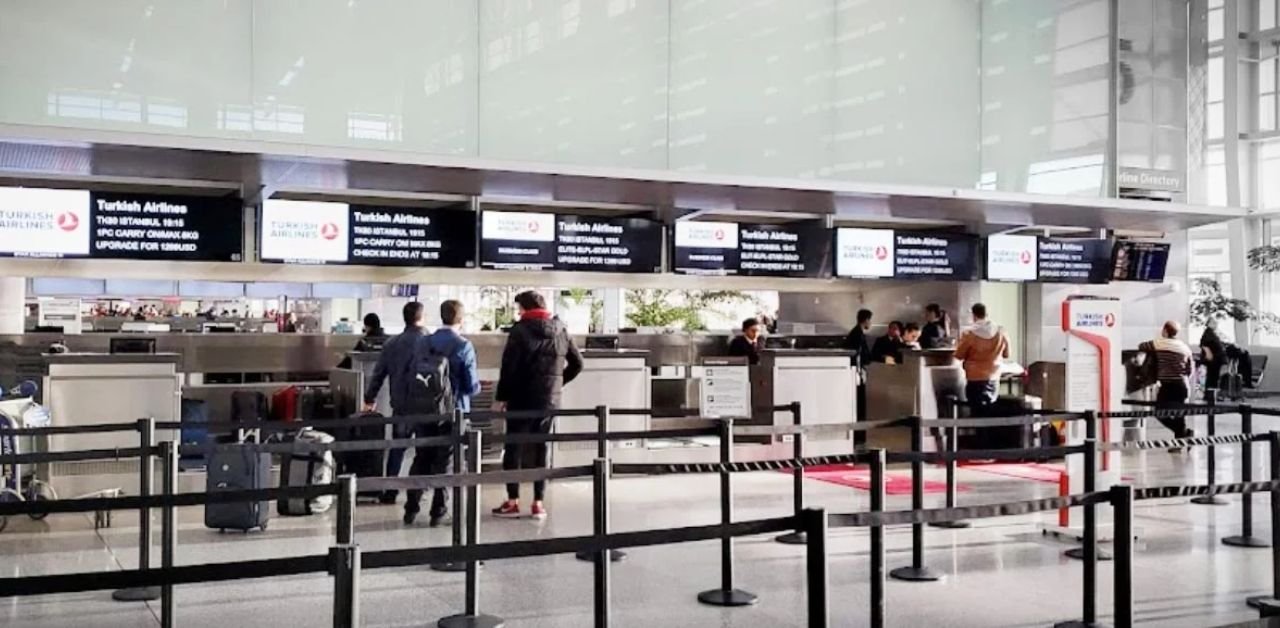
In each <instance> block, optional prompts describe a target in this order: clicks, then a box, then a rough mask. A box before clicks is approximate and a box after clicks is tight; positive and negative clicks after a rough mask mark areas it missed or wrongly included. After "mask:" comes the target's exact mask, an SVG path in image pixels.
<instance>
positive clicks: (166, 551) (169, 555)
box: [160, 441, 178, 628]
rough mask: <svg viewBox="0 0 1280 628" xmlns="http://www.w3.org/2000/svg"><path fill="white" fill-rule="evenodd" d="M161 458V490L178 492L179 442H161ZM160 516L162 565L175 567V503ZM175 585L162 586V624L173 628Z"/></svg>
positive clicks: (168, 494)
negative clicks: (162, 473) (162, 464)
mask: <svg viewBox="0 0 1280 628" xmlns="http://www.w3.org/2000/svg"><path fill="white" fill-rule="evenodd" d="M160 458H161V460H163V461H164V467H163V469H164V477H163V478H162V479H161V485H160V490H161V491H162V493H163V494H164V496H165V497H171V496H173V494H174V493H177V492H178V444H177V443H175V442H173V441H165V442H163V443H160ZM161 513H162V514H161V516H160V567H162V568H164V569H169V568H171V567H173V562H174V552H175V551H176V549H177V547H176V546H177V543H178V509H177V507H175V506H174V505H173V504H165V506H164V507H163V508H162V509H161ZM174 621H175V620H174V616H173V585H172V584H166V585H163V586H161V587H160V626H161V627H162V628H173V624H174Z"/></svg>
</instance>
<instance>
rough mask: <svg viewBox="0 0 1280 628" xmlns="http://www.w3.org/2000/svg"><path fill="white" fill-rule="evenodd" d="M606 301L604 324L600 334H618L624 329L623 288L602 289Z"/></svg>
mask: <svg viewBox="0 0 1280 628" xmlns="http://www.w3.org/2000/svg"><path fill="white" fill-rule="evenodd" d="M599 292H600V293H602V298H603V299H604V314H603V318H604V321H603V324H602V328H601V329H600V333H603V334H616V333H618V328H619V327H622V288H602V289H601V290H600V291H599Z"/></svg>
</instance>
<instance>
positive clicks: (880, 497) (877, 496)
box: [868, 449, 884, 628]
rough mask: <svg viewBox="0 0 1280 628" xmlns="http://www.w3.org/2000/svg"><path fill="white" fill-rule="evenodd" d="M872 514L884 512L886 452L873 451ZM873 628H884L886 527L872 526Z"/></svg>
mask: <svg viewBox="0 0 1280 628" xmlns="http://www.w3.org/2000/svg"><path fill="white" fill-rule="evenodd" d="M870 453H871V512H873V513H879V512H884V450H883V449H872V450H871V452H870ZM870 577H871V601H870V604H868V606H870V607H871V628H884V526H882V525H873V526H871V575H870Z"/></svg>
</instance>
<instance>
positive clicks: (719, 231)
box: [715, 229, 724, 240]
mask: <svg viewBox="0 0 1280 628" xmlns="http://www.w3.org/2000/svg"><path fill="white" fill-rule="evenodd" d="M715 239H717V240H723V239H724V229H716V234H715Z"/></svg>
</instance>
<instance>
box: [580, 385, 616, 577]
mask: <svg viewBox="0 0 1280 628" xmlns="http://www.w3.org/2000/svg"><path fill="white" fill-rule="evenodd" d="M595 417H596V457H597V458H600V459H602V460H608V459H609V407H608V406H596V408H595ZM574 557H575V558H577V559H578V560H580V561H583V562H588V563H594V562H595V560H596V553H595V552H577V553H576V554H574ZM626 558H627V553H626V552H624V551H622V550H617V549H611V550H609V560H611V561H613V562H615V563H620V562H622V561H623V560H625V559H626Z"/></svg>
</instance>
